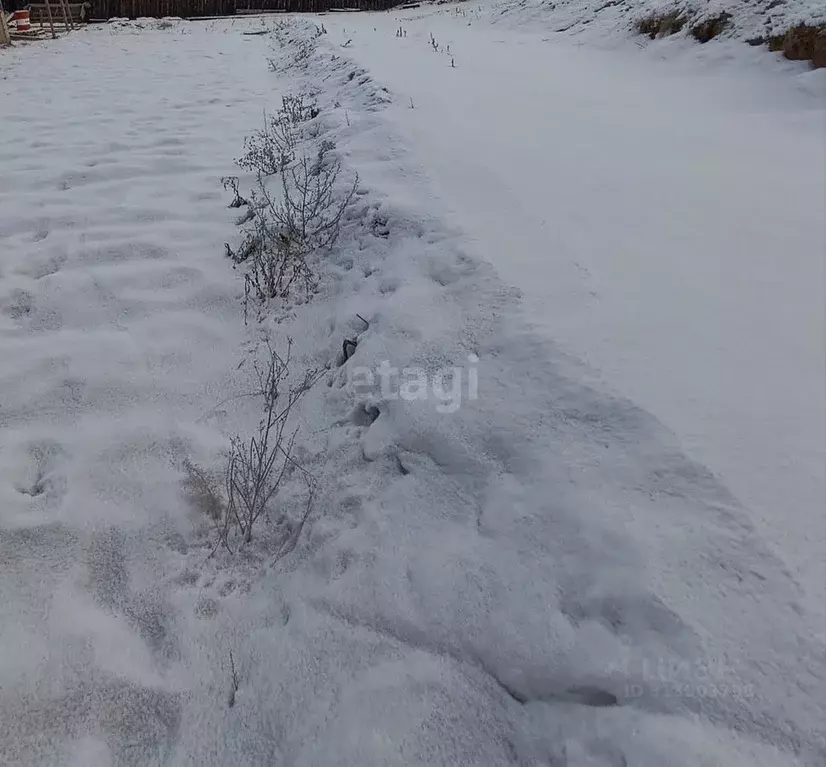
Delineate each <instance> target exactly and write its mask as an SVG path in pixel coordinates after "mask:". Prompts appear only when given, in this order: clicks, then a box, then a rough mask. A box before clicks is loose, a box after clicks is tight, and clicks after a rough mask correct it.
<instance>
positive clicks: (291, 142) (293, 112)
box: [225, 94, 319, 194]
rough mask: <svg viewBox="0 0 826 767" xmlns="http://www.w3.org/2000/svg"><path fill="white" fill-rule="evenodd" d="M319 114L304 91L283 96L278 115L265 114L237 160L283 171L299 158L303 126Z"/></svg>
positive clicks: (268, 172)
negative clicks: (298, 145) (297, 150)
mask: <svg viewBox="0 0 826 767" xmlns="http://www.w3.org/2000/svg"><path fill="white" fill-rule="evenodd" d="M318 115H319V109H318V106H317V105H316V103H315V101H313V100H311V99H308V98H307V97H306V96H305V95H304V94H298V95H297V96H296V95H287V96H283V97H282V99H281V107H280V108H279V110H278V112H277V113H276V114H275V116H268V115H267V114H264V127H263V128H261V129H260V130H257V131H255V133H253V134H252V135H251V136H247V137H246V138H245V139H244V154H243V155H241V157H239V158H238V159H237V160H236V161H235V162H236V164H237V165H238V166H239V167H241V168H243V169H244V170H247V171H251V172H256V173H260V174H263V175H264V176H274V175H276V174H277V173H280V172H281V171H283V170H284V168H286V167H287V166H288V165H289V164H290V163H291V162H292V161H293V160H294V159H295V152H296V146H297V144H298V141H299V135H298V134H299V126H300V125H301V124H302V123H306V122H308V121H309V120H312V119H314V118H315V117H318ZM225 188H226V186H225ZM236 194H237V191H236Z"/></svg>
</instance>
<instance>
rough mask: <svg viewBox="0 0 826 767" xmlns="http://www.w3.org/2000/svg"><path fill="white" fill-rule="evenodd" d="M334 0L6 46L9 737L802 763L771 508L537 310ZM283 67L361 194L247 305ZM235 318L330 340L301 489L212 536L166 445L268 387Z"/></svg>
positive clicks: (108, 749)
mask: <svg viewBox="0 0 826 767" xmlns="http://www.w3.org/2000/svg"><path fill="white" fill-rule="evenodd" d="M362 18H363V19H365V20H366V19H375V21H374V23H373V26H376V27H377V31H376V35H378V34H379V32H378V29H379V24H380V23H382V22H381V19H382V18H391V17H389V16H388V17H367V16H365V17H362ZM353 19H354V17H347V18H346V19H342V20H341V21H335V20H333V19H332V17H329V16H328V17H325V19H324V23H325V24H326V25H327V26H328V28H329V27H331V26H332V27H336V31H335V32H334V31H331V32H330V34H329V35H328V36H324V37H322V38H321V39H320V40H319V41H318V49H317V53H316V54H314V55H313V56H312V57H311V58H310V59H309V60H308V61H307V62H306V69H304V70H302V71H296V70H294V69H293V70H290V71H287V72H283V71H282V72H280V73H279V74H275V73H272V72H269V71H268V70H267V67H266V62H265V60H264V59H265V54H266V51H267V44H268V43H269V42H270V40H269V39H268V38H266V37H263V36H262V37H257V36H256V37H245V36H242V34H241V30H243V29H248V28H249V27H250V26H252V27H258V26H259V25H260V24H261V22H260V21H258V20H246V21H239V22H236V23H231V22H219V23H209V24H203V23H200V24H195V23H193V24H184V23H174V24H172V25H171V26H169V27H168V28H166V29H152V27H157V26H158V25H153V24H147V25H145V26H146V28H143V29H140V28H139V25H135V24H125V25H121V26H120V27H117V26H115V27H114V28H113V27H109V28H103V29H94V30H88V31H86V32H83V33H80V34H77V35H73V36H71V37H70V38H66V39H63V40H59V41H58V42H57V43H54V44H47V45H44V46H42V47H37V48H28V49H25V50H18V51H15V52H13V53H11V54H4V58H1V59H0V67H2V75H3V76H4V78H5V79H3V81H2V85H0V88H1V89H2V90H0V99H2V101H0V104H2V108H3V115H2V116H3V123H2V126H3V127H2V131H0V162H2V168H3V174H2V176H0V213H1V214H2V218H1V219H0V248H2V253H1V254H0V307H2V308H1V309H0V311H2V319H3V326H2V329H1V330H0V333H1V334H0V359H2V372H1V373H0V376H2V377H0V419H2V420H0V425H2V428H3V436H2V442H0V488H2V490H0V492H2V496H0V515H2V516H0V547H2V561H3V562H4V564H5V567H4V570H3V575H2V578H0V587H1V588H2V590H3V593H2V597H3V600H2V607H0V610H2V615H0V646H2V650H3V652H2V656H0V761H2V762H3V763H9V764H17V763H22V764H72V765H84V766H85V765H95V766H97V765H108V764H140V765H144V764H176V765H193V766H194V765H199V766H200V765H226V764H232V765H263V764H290V765H292V764H295V765H334V764H341V765H353V764H358V765H364V767H367V765H391V764H398V765H411V764H427V765H439V764H442V765H456V764H468V765H469V764H477V765H480V766H481V765H485V767H487V766H488V765H497V764H529V765H540V764H555V763H563V764H568V765H620V764H629V765H631V764H634V765H662V764H669V765H681V764H684V765H698V764H706V765H726V766H727V767H729V766H734V765H749V766H751V765H760V764H763V765H767V766H768V765H771V767H775V765H783V764H807V765H808V764H811V765H815V764H818V763H821V762H822V761H823V759H824V756H826V743H824V735H823V732H822V721H823V718H824V717H823V712H824V700H823V695H824V693H823V690H824V689H826V687H825V686H824V682H826V680H824V670H823V665H822V658H823V643H822V638H819V637H818V636H816V630H815V629H816V627H817V623H816V619H815V618H813V617H812V616H811V615H810V614H809V613H808V612H807V609H806V607H805V603H804V602H803V597H804V596H805V595H804V594H803V593H802V592H801V590H800V587H799V584H798V583H797V581H796V579H795V577H794V576H793V575H792V574H791V573H790V572H789V571H788V568H787V566H786V565H785V564H784V563H782V562H781V561H780V560H779V559H778V558H777V557H776V556H775V555H774V554H773V553H772V552H771V550H770V548H771V546H773V545H774V544H775V542H774V541H768V542H767V540H765V538H764V537H761V535H760V534H758V533H757V532H755V530H754V528H753V526H752V522H751V521H750V519H751V517H752V515H753V511H752V510H751V509H749V508H744V506H743V505H742V504H741V503H740V502H739V501H738V500H737V499H736V498H735V497H734V496H733V495H732V494H731V493H730V492H729V491H728V489H727V488H726V487H725V486H724V484H722V483H721V482H720V481H719V480H718V479H717V478H715V477H714V476H713V475H712V474H711V473H710V472H709V471H708V470H707V469H706V468H705V467H704V466H703V465H702V464H700V463H697V462H695V461H694V460H692V459H690V458H689V457H687V456H686V455H685V453H684V450H683V448H682V447H681V446H680V444H679V439H677V438H675V437H674V436H673V435H672V434H671V433H670V432H669V431H668V430H667V429H666V428H664V427H663V426H662V425H661V424H660V423H658V421H657V420H656V419H655V418H654V417H652V416H651V415H650V414H649V413H647V412H646V411H645V410H642V409H640V408H639V407H638V406H637V405H635V404H633V403H632V402H630V401H629V400H627V399H624V398H621V397H618V396H615V395H614V394H612V393H610V392H609V391H607V389H606V387H605V386H604V384H603V383H602V382H601V381H599V380H597V379H596V377H595V376H594V375H593V374H592V373H590V372H589V371H588V370H587V369H586V368H585V367H584V366H583V365H582V364H581V363H580V362H579V361H577V359H575V358H574V357H572V356H571V355H569V354H567V353H565V351H564V350H563V349H561V348H560V347H559V346H558V345H557V344H556V343H555V339H557V338H558V336H555V335H552V334H550V333H549V332H548V331H549V328H548V327H547V326H543V327H537V328H535V329H531V328H530V327H529V326H528V324H527V323H526V321H525V316H526V315H527V317H528V318H529V319H535V314H532V312H533V310H532V309H531V307H530V303H529V300H528V301H526V302H525V303H524V305H523V303H522V302H520V301H519V300H518V297H517V295H516V293H515V291H514V290H513V289H511V288H509V287H507V283H508V282H510V279H509V277H508V275H507V274H503V269H502V263H501V261H500V262H499V263H498V264H497V266H498V271H499V273H500V274H497V272H496V271H495V270H494V268H493V267H492V266H491V265H490V264H488V263H486V261H485V260H484V257H485V256H486V253H485V252H484V251H482V250H480V246H479V236H480V234H487V233H489V232H490V227H486V228H485V229H484V230H483V231H476V232H474V231H472V230H471V229H470V228H469V227H468V221H467V220H463V219H462V218H461V211H460V210H457V209H454V208H452V207H450V206H449V205H446V204H445V195H444V194H443V193H441V192H438V193H437V194H434V193H433V189H434V175H435V171H434V168H433V167H428V166H427V165H426V164H425V162H424V160H425V159H426V156H425V155H424V154H423V151H424V148H426V147H425V145H417V144H416V143H415V141H414V140H413V138H411V136H410V135H408V134H407V133H405V131H406V130H407V129H406V128H405V120H402V119H400V115H401V113H402V110H407V112H404V114H405V115H407V114H408V112H409V114H410V115H414V114H416V113H417V112H419V111H420V110H421V111H425V110H427V109H428V107H427V106H426V102H421V103H416V102H415V99H414V108H413V109H412V110H410V109H409V105H408V94H407V93H403V92H401V91H400V90H397V86H395V85H393V84H392V83H387V82H385V81H384V80H383V74H384V73H383V72H382V71H381V69H379V68H378V67H376V68H375V69H373V70H372V71H370V72H368V71H365V70H364V69H362V68H360V67H359V65H357V64H354V63H352V62H351V60H350V57H351V56H354V57H356V58H359V57H361V56H362V55H367V54H366V53H365V51H361V50H359V49H358V40H359V39H360V38H359V37H356V39H355V40H354V43H355V45H354V46H353V47H354V48H355V49H356V50H353V51H351V50H349V48H348V49H341V48H340V47H339V44H340V42H343V40H342V39H341V37H342V36H343V30H342V35H338V34H337V25H340V26H341V27H346V28H348V30H349V29H352V27H351V24H353ZM267 23H268V22H267ZM359 23H362V22H359ZM309 29H310V28H309V27H307V25H306V24H303V23H299V25H298V26H297V27H296V28H295V30H294V31H293V32H292V33H290V35H291V36H292V37H294V38H305V37H306V35H307V34H308V30H309ZM372 31H373V30H372V27H370V28H369V32H370V33H372ZM388 31H390V34H391V35H392V29H390V30H388ZM366 32H367V30H365V31H364V33H365V34H366ZM351 34H352V33H351ZM357 34H359V35H361V34H362V33H361V31H360V32H359V33H357ZM376 39H378V37H377V38H376ZM483 39H486V38H484V33H483ZM273 42H274V41H273ZM411 42H412V41H411ZM419 42H424V43H425V44H426V40H424V41H422V40H420V41H419ZM528 44H529V43H527V42H526V45H528ZM276 47H278V46H277V44H276ZM494 50H495V49H494ZM293 52H294V51H293V47H292V46H287V51H286V53H285V54H284V56H285V57H286V60H287V61H288V60H289V59H290V57H291V55H292V53H293ZM425 54H427V55H430V54H429V53H428V52H427V51H425ZM273 55H274V56H275V57H276V58H280V57H281V54H279V53H276V54H273ZM432 55H433V56H434V57H436V56H438V54H435V53H434V54H432ZM489 55H491V56H493V55H495V54H494V53H492V52H491V51H490V50H489ZM440 59H441V62H442V64H443V65H444V64H445V59H444V57H440ZM423 60H426V59H423ZM282 63H283V62H282ZM457 64H460V65H461V62H460V61H457ZM448 66H449V64H448ZM417 67H421V74H422V76H423V77H430V73H429V71H428V69H427V65H426V64H425V65H421V64H418V63H417ZM383 68H384V64H383V65H382V69H383ZM24 70H25V72H26V73H27V76H30V77H32V76H37V78H38V82H39V83H41V85H40V88H39V94H40V95H41V98H40V99H21V98H20V97H19V91H18V90H17V86H18V83H19V79H20V75H21V73H22V72H23V71H24ZM387 74H388V77H392V75H393V68H392V64H390V63H389V60H388V64H387ZM450 74H453V72H452V71H451V72H450ZM663 78H664V80H666V81H667V82H669V83H670V84H672V85H673V86H674V87H676V85H674V83H675V82H680V78H676V80H671V79H666V78H665V76H664V75H663ZM430 81H431V82H435V81H434V80H433V78H430ZM386 84H389V85H391V86H392V88H391V91H395V92H388V91H386V90H383V89H382V86H384V85H386ZM514 87H515V86H514ZM307 88H313V89H315V91H316V97H317V99H318V102H319V105H320V106H321V109H322V112H321V115H320V117H319V118H318V122H319V125H320V129H321V131H322V132H321V135H320V136H319V139H320V138H330V139H334V140H335V141H336V142H337V144H338V147H339V150H340V151H341V153H342V156H343V158H344V159H345V164H346V169H347V171H348V173H351V172H353V171H354V170H358V172H359V173H360V175H361V178H362V184H361V190H360V195H359V197H358V199H357V201H356V202H355V203H354V204H353V205H351V207H350V209H349V211H348V217H347V224H346V227H345V232H344V235H343V238H342V240H341V242H340V243H339V245H338V246H337V247H336V249H335V251H334V252H333V253H332V254H330V255H329V256H325V257H323V258H321V257H320V258H319V261H318V268H319V269H320V270H321V273H322V276H323V279H322V283H321V289H320V292H319V293H318V294H317V295H315V296H314V297H313V299H312V300H311V301H309V302H308V303H301V302H298V303H293V304H287V305H285V306H274V307H272V312H271V314H270V315H269V317H268V318H267V319H266V321H265V322H264V323H262V324H261V325H253V326H251V327H249V328H245V327H244V323H243V316H242V311H241V303H240V297H241V293H242V281H241V279H240V275H239V274H238V273H237V272H233V270H232V269H231V267H230V263H229V261H228V260H227V259H226V258H224V256H223V247H222V245H223V242H225V241H230V242H232V241H234V238H237V237H238V235H237V233H236V231H235V227H234V226H233V218H234V216H235V213H233V212H232V211H229V210H227V208H226V204H227V202H228V197H227V195H225V194H223V193H222V192H221V190H220V185H219V178H220V177H221V176H224V175H228V174H229V173H232V172H233V165H232V157H233V156H236V155H238V154H240V151H241V140H242V137H243V135H245V134H246V133H249V132H250V131H251V130H252V129H254V128H255V127H257V126H258V125H259V124H260V116H261V113H262V111H263V110H265V109H266V110H272V109H273V108H274V107H275V106H277V103H278V100H279V98H280V95H281V94H282V93H284V92H286V91H287V90H293V91H294V90H297V89H307ZM434 89H436V87H435V86H434ZM436 90H437V89H436ZM8 105H10V106H8ZM447 114H449V112H448V111H447V110H446V109H443V110H442V111H440V112H438V113H435V110H434V112H431V115H432V116H431V119H433V116H436V117H438V118H439V119H440V120H442V119H445V115H447ZM513 123H514V127H515V129H516V130H518V125H517V123H518V120H516V119H514V120H513ZM572 151H573V150H572ZM461 157H462V155H461V154H459V153H458V152H457V154H456V159H457V161H461ZM244 180H245V181H247V182H248V181H249V179H244ZM471 191H472V190H471ZM517 199H518V197H517ZM495 214H496V216H498V218H497V221H498V222H499V227H500V228H501V230H502V231H507V230H508V229H512V230H513V231H514V233H515V234H516V233H518V232H519V231H520V230H519V229H518V228H517V227H511V226H510V223H511V217H512V216H516V217H517V220H520V219H519V218H518V216H519V215H521V214H520V211H519V210H518V209H516V210H514V209H503V210H497V211H495ZM585 225H586V226H587V225H590V222H585ZM521 231H525V232H527V233H528V234H530V229H529V228H526V229H524V230H521ZM511 247H512V246H511ZM480 256H481V258H480ZM500 275H502V276H504V277H505V280H504V282H503V281H502V279H501V277H500ZM570 284H571V285H573V283H570ZM358 315H361V317H363V318H365V319H366V320H367V325H365V323H364V322H363V321H362V320H361V319H360V318H359V317H358ZM261 333H267V334H268V335H269V336H270V337H271V338H272V339H273V340H274V341H275V342H277V343H283V342H284V340H285V338H286V337H287V336H291V337H293V338H294V339H295V342H296V349H297V350H298V352H299V357H298V359H300V360H301V361H302V362H304V364H306V365H307V366H314V365H318V366H328V367H329V370H328V372H327V373H326V375H325V376H324V378H323V379H322V381H321V382H320V383H319V384H318V385H317V386H316V387H314V389H313V390H312V391H311V392H310V393H308V395H307V396H306V398H305V400H304V401H303V403H302V407H301V410H300V413H298V414H297V416H298V418H297V423H298V425H300V426H301V432H300V435H301V440H302V449H301V458H302V462H303V463H304V465H305V466H306V467H307V468H308V469H309V470H310V471H312V472H313V474H314V475H315V476H316V477H317V478H318V480H319V482H320V489H319V496H318V498H317V504H316V512H315V514H314V517H313V519H312V524H311V526H310V527H309V528H308V529H307V531H306V533H305V535H304V536H303V537H302V539H301V542H300V545H299V547H298V549H297V550H296V551H295V552H294V553H293V554H292V555H290V556H289V557H288V558H286V559H284V560H282V561H280V562H279V563H277V564H275V565H273V564H272V563H271V560H272V557H271V555H270V553H269V552H268V550H267V539H266V535H264V536H262V539H261V540H260V541H258V542H257V543H256V544H255V545H254V546H252V547H250V548H249V549H248V550H247V551H245V552H244V554H242V555H239V556H236V557H234V558H233V557H229V556H228V555H225V554H223V553H221V552H219V553H218V555H217V556H214V557H211V558H209V557H208V555H209V552H210V551H211V549H212V539H211V538H210V536H209V526H208V524H207V523H206V521H205V519H204V517H203V515H202V514H201V512H200V511H199V510H198V508H197V504H195V503H193V499H192V498H191V496H190V495H188V493H187V492H186V489H187V488H186V484H185V481H184V480H185V473H184V472H183V471H182V468H181V467H182V463H183V462H184V460H191V461H194V462H197V463H198V464H199V465H201V466H203V467H204V468H205V470H220V466H221V453H222V450H224V449H225V448H226V443H227V438H228V436H229V435H231V434H233V433H235V432H236V431H238V430H244V429H246V428H248V426H249V425H250V424H251V423H254V421H255V420H256V418H257V412H256V406H255V403H254V402H250V401H249V399H248V398H246V397H245V396H244V394H245V392H247V391H248V388H249V387H248V382H247V380H246V374H245V370H246V366H242V367H241V368H240V369H239V368H238V366H239V363H242V362H243V361H244V360H247V366H248V360H249V357H250V356H254V355H255V354H256V351H255V349H256V340H257V339H258V338H259V336H260V334H261ZM344 338H354V339H356V340H357V341H358V345H357V347H356V352H355V354H354V355H353V357H352V358H351V359H350V360H348V361H347V362H346V364H344V365H340V363H341V358H340V356H339V353H340V349H341V344H342V340H343V339H344ZM469 355H473V359H478V362H470V361H469ZM383 362H389V363H391V364H393V365H395V366H396V367H399V368H403V367H409V366H413V365H416V366H419V367H421V368H422V369H423V370H425V371H427V373H428V374H429V375H433V374H435V373H437V372H438V371H439V370H441V369H443V368H444V367H446V366H448V367H451V366H455V365H461V366H463V370H464V372H466V373H469V371H468V368H467V366H468V365H471V366H474V367H475V368H476V372H477V373H478V397H477V398H470V397H468V398H467V399H463V400H462V402H461V406H460V407H459V408H458V409H456V410H455V411H454V412H448V413H446V412H445V408H444V407H443V404H444V403H443V402H440V401H439V399H438V397H434V396H428V398H427V399H425V400H418V401H411V400H409V399H400V398H398V397H395V396H393V394H394V393H389V394H388V393H382V392H381V391H380V390H377V389H376V388H375V387H374V389H373V390H372V391H371V392H365V391H363V390H361V389H357V388H355V387H354V386H352V385H350V384H351V380H352V376H353V374H354V372H355V370H356V368H360V369H362V370H364V369H367V370H373V371H375V370H377V369H379V368H380V365H381V364H382V363H383ZM589 380H590V384H589V383H588V381H589ZM348 382H349V383H348ZM678 438H679V434H678ZM294 502H295V499H293V498H292V496H291V495H290V494H289V493H288V494H285V495H284V497H282V498H280V499H279V503H281V504H287V505H288V506H289V505H290V504H292V503H294ZM230 653H232V657H233V661H232V665H234V666H235V667H236V670H237V674H238V677H239V689H238V691H237V694H236V695H235V701H234V705H233V706H232V707H230V706H229V705H228V690H229V687H230V685H231V665H230V661H229V657H230Z"/></svg>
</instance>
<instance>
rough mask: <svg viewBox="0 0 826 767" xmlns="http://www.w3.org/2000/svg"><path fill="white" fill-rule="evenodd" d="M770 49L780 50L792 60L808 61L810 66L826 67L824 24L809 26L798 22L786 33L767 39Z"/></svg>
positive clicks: (825, 26)
mask: <svg viewBox="0 0 826 767" xmlns="http://www.w3.org/2000/svg"><path fill="white" fill-rule="evenodd" d="M767 42H768V44H769V50H770V51H782V53H783V55H784V56H785V57H786V58H787V59H791V60H792V61H809V62H811V64H812V66H813V67H815V68H817V67H826V25H821V26H819V27H810V26H808V25H807V24H799V25H798V26H796V27H792V28H791V29H790V30H788V32H786V34H784V35H777V36H776V37H770V38H769V39H768V41H767Z"/></svg>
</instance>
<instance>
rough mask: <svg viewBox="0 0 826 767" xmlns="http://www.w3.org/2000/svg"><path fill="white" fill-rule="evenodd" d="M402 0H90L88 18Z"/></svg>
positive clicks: (312, 8) (375, 6) (374, 5)
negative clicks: (90, 6) (90, 8)
mask: <svg viewBox="0 0 826 767" xmlns="http://www.w3.org/2000/svg"><path fill="white" fill-rule="evenodd" d="M403 2H405V0H92V11H91V18H92V19H94V20H99V19H100V20H108V19H114V18H128V19H137V18H141V17H154V18H163V17H164V16H180V17H181V18H185V19H192V18H199V17H201V18H203V17H205V16H232V15H234V14H235V13H236V12H238V13H254V12H264V13H277V12H279V11H280V12H290V13H323V12H324V11H329V10H330V9H347V10H362V11H385V10H387V9H389V8H394V7H396V6H398V5H401V4H402V3H403Z"/></svg>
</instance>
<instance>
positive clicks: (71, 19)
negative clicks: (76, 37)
mask: <svg viewBox="0 0 826 767" xmlns="http://www.w3.org/2000/svg"><path fill="white" fill-rule="evenodd" d="M59 3H60V0H51V2H49V3H32V4H31V5H29V13H30V14H31V19H32V24H40V26H43V24H44V23H46V22H48V20H49V12H50V11H51V13H52V21H59V22H63V23H64V25H65V26H68V27H70V28H71V27H76V26H80V24H82V23H83V22H84V21H87V20H88V10H86V9H84V7H83V6H84V4H83V3H69V2H67V3H65V11H66V13H65V17H64V8H63V7H61V6H60V5H59Z"/></svg>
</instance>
